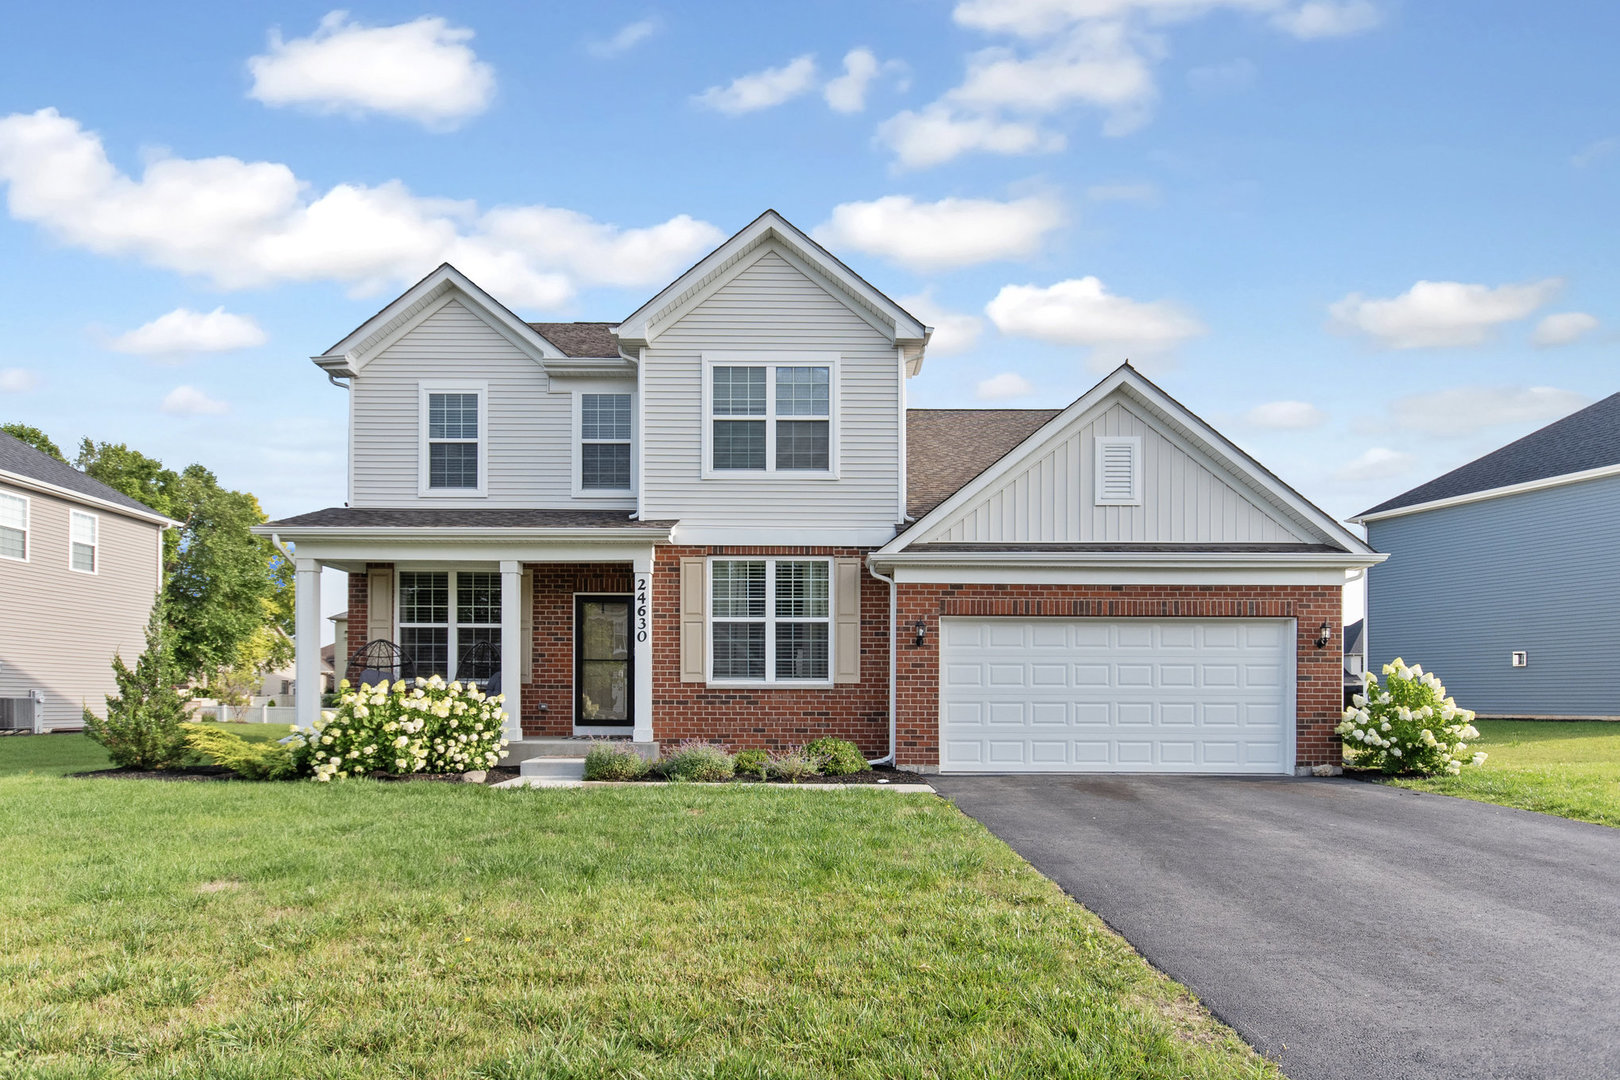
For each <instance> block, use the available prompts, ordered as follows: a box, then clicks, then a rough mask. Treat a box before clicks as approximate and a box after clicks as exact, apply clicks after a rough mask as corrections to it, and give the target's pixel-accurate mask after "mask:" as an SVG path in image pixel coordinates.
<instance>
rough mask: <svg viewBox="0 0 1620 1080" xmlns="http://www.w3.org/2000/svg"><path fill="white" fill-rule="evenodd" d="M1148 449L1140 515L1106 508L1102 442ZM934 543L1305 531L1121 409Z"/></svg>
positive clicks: (1155, 540) (1007, 479)
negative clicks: (1128, 439)
mask: <svg viewBox="0 0 1620 1080" xmlns="http://www.w3.org/2000/svg"><path fill="white" fill-rule="evenodd" d="M1100 435H1101V436H1109V435H1119V436H1134V437H1136V438H1139V439H1141V440H1142V450H1141V453H1142V459H1141V469H1142V474H1141V496H1142V504H1141V505H1140V506H1098V505H1097V504H1096V503H1097V499H1096V480H1097V474H1096V438H1097V436H1100ZM925 539H926V540H927V541H930V542H936V543H950V542H958V543H1059V544H1061V543H1070V544H1084V543H1141V544H1186V543H1297V542H1300V541H1301V540H1304V539H1308V540H1309V541H1312V542H1314V541H1315V540H1317V539H1318V538H1317V537H1314V536H1313V537H1309V538H1305V537H1302V536H1301V535H1299V529H1298V527H1297V526H1291V525H1289V524H1285V523H1284V522H1283V520H1281V517H1280V515H1277V514H1275V513H1274V512H1271V511H1268V510H1267V509H1265V508H1263V507H1261V506H1260V505H1258V504H1257V503H1256V502H1255V501H1254V499H1253V496H1250V495H1246V494H1245V493H1244V492H1242V491H1240V490H1238V489H1237V487H1235V486H1234V485H1233V484H1232V483H1231V481H1230V480H1229V479H1228V478H1226V477H1224V476H1222V475H1220V474H1219V473H1217V472H1215V471H1212V470H1211V469H1210V468H1209V467H1208V465H1206V464H1205V463H1204V461H1202V460H1200V459H1199V458H1198V457H1195V456H1194V455H1192V454H1190V453H1188V452H1187V451H1186V450H1184V449H1183V448H1182V447H1181V446H1179V445H1177V444H1176V442H1175V441H1173V440H1172V439H1170V438H1169V437H1167V436H1166V435H1165V434H1164V433H1163V432H1162V431H1161V430H1159V428H1157V427H1156V426H1155V425H1153V424H1151V423H1149V422H1148V421H1147V420H1145V419H1143V418H1142V417H1141V416H1139V415H1137V414H1136V413H1135V412H1132V411H1131V410H1130V409H1129V408H1127V407H1126V406H1125V405H1124V404H1123V403H1120V402H1117V401H1116V402H1114V403H1112V404H1110V405H1107V406H1106V407H1105V408H1103V410H1102V411H1101V412H1100V413H1097V414H1095V415H1094V416H1092V417H1091V418H1089V419H1087V418H1081V419H1080V420H1079V422H1078V423H1077V424H1076V426H1075V427H1074V428H1073V430H1072V431H1070V432H1069V433H1068V434H1067V435H1066V436H1065V437H1064V438H1062V439H1061V440H1059V441H1057V442H1055V443H1052V444H1051V445H1049V446H1048V447H1047V448H1046V449H1045V450H1044V451H1042V452H1041V453H1040V454H1039V455H1038V456H1036V457H1035V458H1033V459H1032V460H1030V461H1028V462H1026V463H1024V464H1022V465H1021V466H1019V467H1018V468H1015V469H1013V470H1012V471H1011V472H1009V473H1008V474H1007V475H1006V476H1004V477H1003V478H1002V479H1001V481H1000V482H998V483H997V484H996V485H995V486H994V487H993V488H991V489H990V490H988V491H985V492H981V493H980V494H979V496H978V497H976V498H975V499H973V500H972V501H971V502H969V503H968V504H967V505H966V506H964V507H962V508H961V510H960V511H959V512H958V513H956V514H953V515H952V516H951V517H950V519H948V520H946V521H944V522H941V523H940V526H939V527H938V528H936V529H934V530H933V531H932V532H931V533H930V534H929V535H928V536H927V537H926V538H925Z"/></svg>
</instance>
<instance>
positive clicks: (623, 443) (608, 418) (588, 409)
mask: <svg viewBox="0 0 1620 1080" xmlns="http://www.w3.org/2000/svg"><path fill="white" fill-rule="evenodd" d="M634 426H635V424H634V420H633V419H632V416H631V402H630V395H629V394H581V395H580V396H579V486H580V490H582V491H599V492H616V493H617V492H628V491H629V490H630V438H631V432H632V431H633V430H634Z"/></svg>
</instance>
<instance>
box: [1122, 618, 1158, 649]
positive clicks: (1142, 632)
mask: <svg viewBox="0 0 1620 1080" xmlns="http://www.w3.org/2000/svg"><path fill="white" fill-rule="evenodd" d="M1114 628H1115V629H1114V645H1115V646H1116V647H1117V648H1121V649H1151V648H1153V647H1154V645H1155V642H1154V640H1153V624H1152V623H1128V622H1122V623H1115V624H1114Z"/></svg>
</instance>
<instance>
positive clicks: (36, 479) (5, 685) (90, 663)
mask: <svg viewBox="0 0 1620 1080" xmlns="http://www.w3.org/2000/svg"><path fill="white" fill-rule="evenodd" d="M171 524H174V523H173V522H171V521H169V519H167V518H165V517H163V516H162V515H161V514H158V513H156V512H154V511H152V510H151V509H149V508H148V507H146V506H143V505H142V504H141V503H138V502H136V501H135V500H134V499H131V498H129V497H128V496H126V495H123V494H120V493H119V492H117V491H114V490H113V489H112V488H110V487H108V486H107V485H105V484H103V483H100V482H99V481H96V480H92V479H91V478H90V477H88V476H86V475H85V474H84V473H82V472H80V471H79V470H77V469H75V468H73V467H72V466H71V465H67V464H65V463H63V462H61V461H58V460H57V459H56V458H53V457H51V456H50V455H49V454H42V453H40V452H39V451H38V450H35V449H34V448H33V447H31V446H29V445H28V444H27V443H24V442H21V441H19V440H17V439H14V438H12V437H11V436H10V435H7V434H4V433H3V432H0V611H4V612H5V617H4V618H0V728H10V729H18V728H21V729H30V730H35V731H40V730H47V731H48V730H51V729H55V728H76V727H80V726H82V725H83V719H84V713H83V709H84V707H85V706H89V708H90V709H91V710H92V711H94V712H95V713H97V714H98V715H99V714H102V713H103V712H104V711H105V709H106V696H107V695H108V694H111V693H113V692H114V691H115V690H116V688H117V687H116V684H115V683H114V681H113V673H112V658H113V656H114V654H122V655H123V658H124V660H125V662H126V663H128V664H129V665H130V666H131V667H134V665H135V660H136V658H137V657H138V656H140V654H141V652H142V650H143V649H145V647H146V638H145V631H146V620H147V618H148V616H150V615H151V612H152V602H153V600H154V599H155V598H156V596H157V592H158V589H159V588H160V587H161V577H162V563H163V530H164V528H165V527H167V526H168V525H171Z"/></svg>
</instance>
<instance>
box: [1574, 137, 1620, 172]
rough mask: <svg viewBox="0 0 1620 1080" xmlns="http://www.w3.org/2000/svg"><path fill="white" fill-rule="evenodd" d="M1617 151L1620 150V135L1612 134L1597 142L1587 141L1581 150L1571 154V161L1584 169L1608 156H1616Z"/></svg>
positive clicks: (1578, 167)
mask: <svg viewBox="0 0 1620 1080" xmlns="http://www.w3.org/2000/svg"><path fill="white" fill-rule="evenodd" d="M1616 152H1620V136H1613V135H1611V136H1610V137H1608V138H1606V139H1598V140H1597V141H1596V142H1590V143H1587V144H1586V145H1585V146H1583V147H1581V149H1580V150H1578V151H1576V152H1575V153H1574V154H1571V155H1570V158H1569V163H1570V164H1571V165H1573V166H1575V167H1576V168H1577V169H1584V168H1586V167H1587V166H1588V165H1592V164H1595V163H1596V162H1599V161H1602V160H1603V159H1604V158H1606V157H1612V156H1614V154H1615V153H1616Z"/></svg>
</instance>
